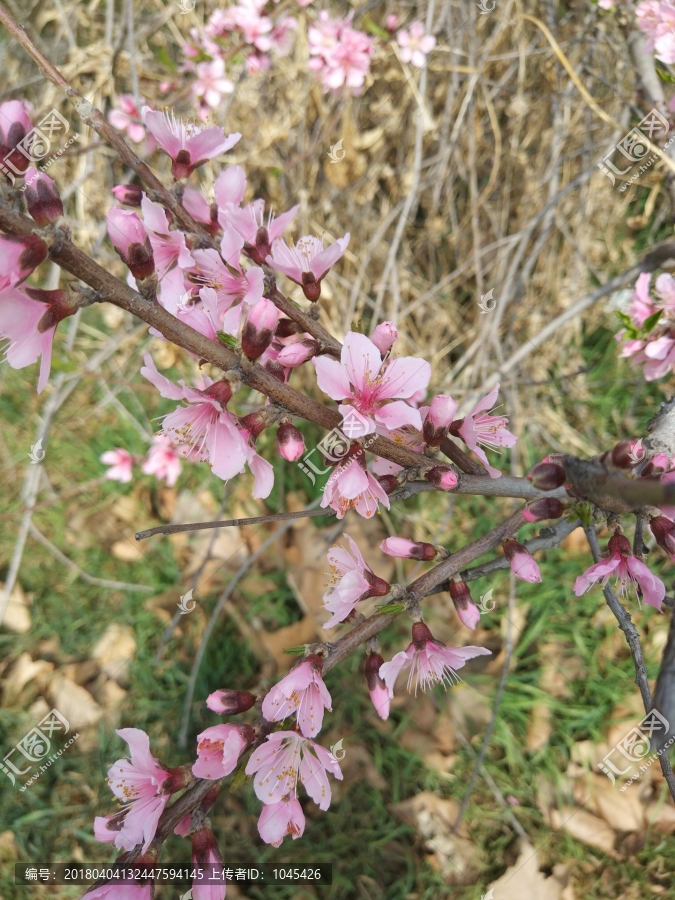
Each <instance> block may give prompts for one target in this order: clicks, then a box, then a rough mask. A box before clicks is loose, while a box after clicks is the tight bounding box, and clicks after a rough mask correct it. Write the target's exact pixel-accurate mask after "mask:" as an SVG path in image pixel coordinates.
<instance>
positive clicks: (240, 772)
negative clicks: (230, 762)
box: [230, 763, 251, 794]
mask: <svg viewBox="0 0 675 900" xmlns="http://www.w3.org/2000/svg"><path fill="white" fill-rule="evenodd" d="M250 777H251V776H250V775H247V774H246V763H242V764H241V765H240V766H239V768H238V769H237V771H236V772H235V775H234V778H233V779H232V781H231V783H230V793H231V794H233V793H234V792H235V791H238V790H239V788H240V787H241V786H242V785H244V784H246V782H247V781H248V780H249V778H250Z"/></svg>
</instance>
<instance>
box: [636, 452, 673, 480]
mask: <svg viewBox="0 0 675 900" xmlns="http://www.w3.org/2000/svg"><path fill="white" fill-rule="evenodd" d="M669 469H670V458H669V457H668V455H667V454H666V453H655V454H654V456H652V458H651V459H650V460H649V462H647V463H646V464H645V465H644V466H643V467H642V471H641V472H640V474H641V475H642V476H648V475H662V474H663V473H664V472H667V471H668V470H669Z"/></svg>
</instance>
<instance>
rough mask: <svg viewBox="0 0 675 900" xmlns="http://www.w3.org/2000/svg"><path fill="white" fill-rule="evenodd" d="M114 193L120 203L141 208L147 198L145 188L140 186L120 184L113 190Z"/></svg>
mask: <svg viewBox="0 0 675 900" xmlns="http://www.w3.org/2000/svg"><path fill="white" fill-rule="evenodd" d="M112 192H113V196H114V198H115V200H117V202H118V203H122V204H123V205H124V206H137V207H139V208H140V205H141V200H142V199H143V197H144V196H145V193H144V191H143V188H142V187H140V185H138V184H118V185H116V186H115V187H114V188H113V189H112Z"/></svg>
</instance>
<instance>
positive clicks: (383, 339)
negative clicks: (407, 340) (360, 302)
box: [370, 322, 398, 354]
mask: <svg viewBox="0 0 675 900" xmlns="http://www.w3.org/2000/svg"><path fill="white" fill-rule="evenodd" d="M397 337H398V331H397V329H396V326H395V325H394V323H393V322H380V324H379V325H378V326H377V328H376V329H375V331H374V332H373V333H372V334H371V336H370V340H371V341H372V342H373V344H375V346H376V347H377V349H378V350H379V351H380V353H382V354H385V353H386V352H387V350H390V349H391V348H392V346H393V344H394V341H395V340H396V338H397Z"/></svg>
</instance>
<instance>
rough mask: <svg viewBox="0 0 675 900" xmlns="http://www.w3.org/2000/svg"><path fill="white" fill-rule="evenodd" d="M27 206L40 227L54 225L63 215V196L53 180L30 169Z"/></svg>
mask: <svg viewBox="0 0 675 900" xmlns="http://www.w3.org/2000/svg"><path fill="white" fill-rule="evenodd" d="M26 206H27V207H28V212H29V213H30V214H31V216H32V217H33V219H34V220H35V221H36V222H37V224H38V225H40V226H42V227H44V226H46V225H53V224H54V223H55V222H57V221H58V220H59V219H60V218H61V216H62V215H63V203H62V202H61V195H60V194H59V192H58V189H57V187H56V185H55V184H54V182H53V181H52V179H51V178H50V177H49V176H48V175H45V174H44V172H39V173H38V171H37V169H33V168H30V169H29V170H28V171H27V172H26Z"/></svg>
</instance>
